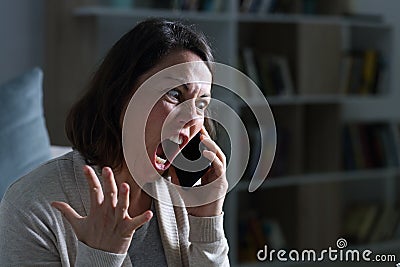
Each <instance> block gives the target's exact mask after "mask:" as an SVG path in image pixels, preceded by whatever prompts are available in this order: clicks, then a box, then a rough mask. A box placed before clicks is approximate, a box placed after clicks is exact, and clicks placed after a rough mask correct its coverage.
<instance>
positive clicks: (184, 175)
mask: <svg viewBox="0 0 400 267" xmlns="http://www.w3.org/2000/svg"><path fill="white" fill-rule="evenodd" d="M200 135H201V133H200V132H199V133H197V134H196V135H195V136H194V137H193V138H192V140H190V141H189V143H188V144H187V145H186V146H185V147H184V148H183V149H182V151H181V152H180V153H179V154H178V155H177V156H176V158H175V159H174V161H173V163H172V164H173V165H174V167H175V171H176V175H177V176H178V180H179V184H180V185H181V186H184V187H192V186H193V185H194V184H195V183H196V182H197V181H198V180H199V179H200V178H201V177H203V175H204V174H205V173H206V172H207V170H208V169H209V168H210V166H211V162H210V160H208V159H207V158H206V157H204V156H203V153H202V152H203V150H204V149H206V147H205V145H204V144H203V143H202V142H201V141H200ZM179 166H182V167H184V168H182V169H181V168H179ZM192 170H193V171H192Z"/></svg>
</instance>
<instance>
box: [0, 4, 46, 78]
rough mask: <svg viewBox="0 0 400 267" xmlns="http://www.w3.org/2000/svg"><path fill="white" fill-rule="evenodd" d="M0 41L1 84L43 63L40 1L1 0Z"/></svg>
mask: <svg viewBox="0 0 400 267" xmlns="http://www.w3.org/2000/svg"><path fill="white" fill-rule="evenodd" d="M0 40H1V41H0V84H1V83H3V82H5V81H7V80H9V79H11V78H12V77H16V76H18V75H19V74H20V73H21V72H24V71H25V70H28V69H29V68H31V67H33V66H43V63H44V60H43V54H44V2H43V0H1V1H0Z"/></svg>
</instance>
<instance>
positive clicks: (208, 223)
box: [189, 214, 229, 266]
mask: <svg viewBox="0 0 400 267" xmlns="http://www.w3.org/2000/svg"><path fill="white" fill-rule="evenodd" d="M189 224H190V232H189V242H190V246H189V264H190V266H229V259H228V251H229V247H228V242H227V240H226V237H225V233H224V229H223V214H221V215H218V216H213V217H195V216H191V215H189Z"/></svg>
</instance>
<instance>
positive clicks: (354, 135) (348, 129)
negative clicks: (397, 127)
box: [342, 123, 399, 170]
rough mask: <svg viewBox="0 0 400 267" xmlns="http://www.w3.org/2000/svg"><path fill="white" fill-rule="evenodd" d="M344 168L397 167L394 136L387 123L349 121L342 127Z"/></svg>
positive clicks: (397, 159)
mask: <svg viewBox="0 0 400 267" xmlns="http://www.w3.org/2000/svg"><path fill="white" fill-rule="evenodd" d="M342 142H343V143H342V144H343V152H344V155H343V167H344V169H345V170H355V169H372V168H385V167H397V166H398V165H399V157H398V152H397V150H396V146H395V145H396V143H395V137H394V134H393V133H392V131H391V130H390V127H389V125H388V124H384V123H370V124H363V123H359V124H356V123H351V124H348V125H345V126H344V128H343V139H342Z"/></svg>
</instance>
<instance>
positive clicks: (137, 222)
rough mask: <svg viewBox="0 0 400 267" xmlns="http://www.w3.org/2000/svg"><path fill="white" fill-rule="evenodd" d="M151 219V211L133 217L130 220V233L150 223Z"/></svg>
mask: <svg viewBox="0 0 400 267" xmlns="http://www.w3.org/2000/svg"><path fill="white" fill-rule="evenodd" d="M151 218H153V212H152V211H151V210H147V211H145V212H143V213H142V214H140V215H139V216H136V217H133V218H131V219H130V229H131V231H135V230H136V229H138V228H139V227H140V226H142V225H143V224H145V223H146V222H148V221H150V219H151Z"/></svg>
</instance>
